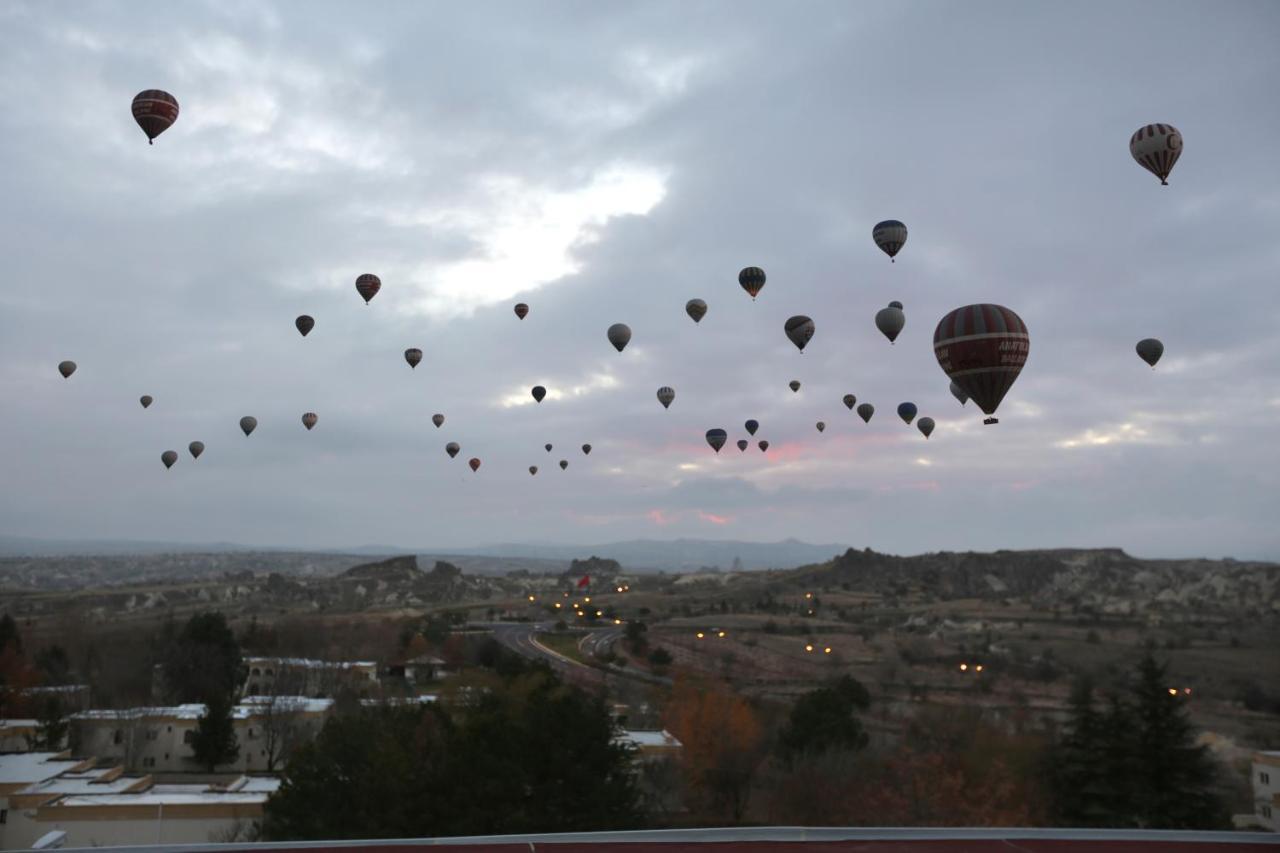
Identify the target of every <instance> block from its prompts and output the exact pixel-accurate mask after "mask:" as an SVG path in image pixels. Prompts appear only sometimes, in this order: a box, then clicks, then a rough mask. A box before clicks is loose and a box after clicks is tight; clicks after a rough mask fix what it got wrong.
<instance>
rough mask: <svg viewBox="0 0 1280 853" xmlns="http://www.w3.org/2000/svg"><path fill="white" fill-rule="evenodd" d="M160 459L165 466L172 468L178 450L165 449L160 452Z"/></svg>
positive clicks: (176, 458)
mask: <svg viewBox="0 0 1280 853" xmlns="http://www.w3.org/2000/svg"><path fill="white" fill-rule="evenodd" d="M160 461H161V462H163V463H164V467H165V468H172V467H173V463H175V462H177V461H178V451H176V450H166V451H165V452H164V453H161V454H160Z"/></svg>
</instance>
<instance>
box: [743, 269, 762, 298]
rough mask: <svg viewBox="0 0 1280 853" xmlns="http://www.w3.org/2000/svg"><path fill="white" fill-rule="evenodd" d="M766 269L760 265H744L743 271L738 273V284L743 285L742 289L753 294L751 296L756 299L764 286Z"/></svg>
mask: <svg viewBox="0 0 1280 853" xmlns="http://www.w3.org/2000/svg"><path fill="white" fill-rule="evenodd" d="M764 280H765V275H764V270H762V269H760V267H743V269H742V272H740V273H738V284H740V285H742V289H743V290H745V291H746V292H747V293H750V294H751V298H752V299H755V298H756V296H757V295H758V294H759V293H760V291H761V289H763V288H764Z"/></svg>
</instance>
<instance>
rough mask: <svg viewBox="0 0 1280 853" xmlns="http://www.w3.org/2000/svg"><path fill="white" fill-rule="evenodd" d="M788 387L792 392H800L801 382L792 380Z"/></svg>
mask: <svg viewBox="0 0 1280 853" xmlns="http://www.w3.org/2000/svg"><path fill="white" fill-rule="evenodd" d="M787 387H789V388H790V389H791V390H792V391H799V390H800V380H799V379H792V380H791V381H790V382H788V383H787Z"/></svg>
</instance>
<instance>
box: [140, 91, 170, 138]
mask: <svg viewBox="0 0 1280 853" xmlns="http://www.w3.org/2000/svg"><path fill="white" fill-rule="evenodd" d="M133 120H134V121H136V122H137V123H138V127H140V128H142V132H143V133H145V134H146V135H147V144H148V145H154V144H155V139H156V137H157V136H159V135H160V134H162V133H164V132H165V131H166V130H168V129H169V128H170V127H172V126H173V123H174V122H175V121H177V120H178V99H177V98H175V97H174V96H173V95H170V94H169V93H168V92H165V91H162V90H160V89H147V90H146V91H143V92H139V93H138V94H136V95H134V96H133Z"/></svg>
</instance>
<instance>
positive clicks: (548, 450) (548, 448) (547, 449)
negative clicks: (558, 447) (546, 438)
mask: <svg viewBox="0 0 1280 853" xmlns="http://www.w3.org/2000/svg"><path fill="white" fill-rule="evenodd" d="M542 446H543V448H544V449H546V451H547V452H548V453H550V452H551V445H550V444H544V445H542Z"/></svg>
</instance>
